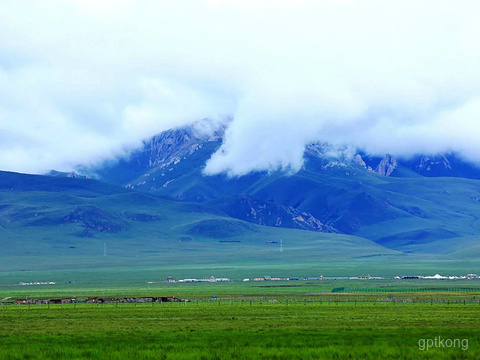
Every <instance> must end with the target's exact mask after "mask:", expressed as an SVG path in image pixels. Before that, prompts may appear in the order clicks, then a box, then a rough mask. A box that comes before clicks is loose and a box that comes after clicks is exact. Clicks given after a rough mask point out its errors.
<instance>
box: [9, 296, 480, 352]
mask: <svg viewBox="0 0 480 360" xmlns="http://www.w3.org/2000/svg"><path fill="white" fill-rule="evenodd" d="M337 299H338V298H337ZM330 300H331V301H327V300H326V299H325V300H322V301H320V299H319V298H317V299H316V300H315V301H313V300H311V301H307V302H303V301H302V300H300V299H296V301H295V300H290V302H289V303H288V305H287V302H286V301H277V302H269V301H267V302H266V301H262V302H260V301H258V300H257V301H254V302H252V303H250V301H243V302H242V301H238V300H237V301H228V300H222V301H218V300H217V301H199V302H197V301H193V302H189V303H187V304H184V303H165V304H163V305H162V304H159V303H154V304H153V305H152V304H136V305H135V304H109V305H106V304H105V305H96V304H76V305H73V304H68V305H63V306H61V305H50V306H48V307H47V306H46V305H42V306H41V307H40V306H38V305H32V306H31V307H28V306H25V305H23V306H22V305H19V306H17V305H13V304H12V305H8V306H3V307H2V308H1V309H0V324H1V326H0V358H1V359H347V358H354V359H387V358H388V359H392V358H393V359H477V358H480V351H479V349H480V348H479V343H478V339H479V335H480V326H479V325H478V318H479V316H480V305H479V303H478V301H476V302H474V301H472V302H467V303H466V304H465V305H464V304H463V303H462V302H456V303H453V302H452V303H451V304H449V305H447V304H439V303H435V304H433V305H432V304H430V303H410V302H392V301H381V302H380V301H372V298H369V299H364V301H359V302H357V303H356V302H354V301H352V300H351V299H350V300H349V301H348V302H346V301H344V300H343V299H341V300H340V301H334V300H333V298H331V299H330ZM435 338H437V340H438V341H437V345H438V346H433V344H434V343H435ZM441 339H443V342H440V340H441ZM455 340H457V342H456V343H455V342H454V341H455ZM445 341H446V342H445ZM449 341H450V342H449ZM422 344H423V345H424V350H421V345H422ZM427 344H430V345H431V346H430V347H429V349H428V350H427V349H426V345H427ZM442 344H443V346H441V345H442ZM448 344H450V347H447V345H448ZM454 345H455V346H454Z"/></svg>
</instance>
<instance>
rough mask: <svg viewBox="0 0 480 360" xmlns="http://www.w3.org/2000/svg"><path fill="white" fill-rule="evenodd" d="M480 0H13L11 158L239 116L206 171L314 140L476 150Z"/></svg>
mask: <svg viewBox="0 0 480 360" xmlns="http://www.w3.org/2000/svg"><path fill="white" fill-rule="evenodd" d="M479 38H480V2H479V1H478V0H474V1H467V0H463V1H453V0H451V1H441V0H435V1H428V0H422V1H418V0H415V1H408V0H403V1H385V0H379V1H373V0H361V1H346V0H344V1H333V0H331V1H327V0H324V1H307V0H303V1H302V0H291V1H287V0H264V1H262V0H256V1H249V0H225V1H221V0H216V1H214V0H210V1H208V0H176V1H171V0H169V1H153V0H145V1H140V0H138V1H128V0H115V1H114V0H111V1H100V0H58V1H48V0H42V1H35V0H28V1H26V0H25V1H23V0H13V1H9V0H2V1H1V5H0V169H1V170H10V171H20V172H31V173H42V172H45V171H48V170H50V169H57V170H70V169H72V168H74V167H75V166H76V165H78V164H92V163H95V162H97V161H101V160H103V159H107V158H110V157H115V156H119V155H121V154H123V153H124V152H125V151H128V149H131V148H132V147H135V146H136V145H139V144H140V140H141V139H144V138H148V137H150V136H152V135H154V134H156V133H158V132H160V131H163V130H166V129H168V128H171V127H174V126H179V125H183V124H187V123H190V122H192V121H195V120H198V119H201V118H205V117H210V118H217V119H222V118H224V117H227V116H231V117H233V121H232V122H231V123H230V126H229V129H228V131H227V138H226V141H225V143H224V145H223V147H222V148H221V150H220V151H219V152H217V153H216V154H215V155H214V156H213V158H212V159H211V160H210V161H209V163H208V165H207V171H208V172H210V173H216V172H222V171H228V172H229V173H230V174H237V175H241V174H245V173H247V172H249V171H251V170H262V169H275V168H285V169H293V170H295V169H298V168H299V167H300V166H301V163H302V155H303V150H304V146H305V144H307V143H309V142H312V141H318V140H322V141H329V142H332V143H338V144H348V145H353V146H356V147H358V148H362V149H364V150H366V151H367V152H370V153H375V154H383V153H387V152H388V153H392V154H395V155H397V156H399V155H405V156H408V155H411V154H413V153H417V152H420V153H434V152H443V151H449V150H455V151H458V152H460V153H461V154H463V155H464V156H465V157H466V158H468V159H470V160H473V161H477V162H480V46H479V45H478V44H479V40H478V39H479Z"/></svg>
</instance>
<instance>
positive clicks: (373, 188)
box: [0, 120, 480, 271]
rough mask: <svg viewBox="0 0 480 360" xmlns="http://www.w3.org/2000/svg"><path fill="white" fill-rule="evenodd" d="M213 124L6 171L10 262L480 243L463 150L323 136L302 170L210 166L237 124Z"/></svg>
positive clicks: (397, 249) (427, 248)
mask: <svg viewBox="0 0 480 360" xmlns="http://www.w3.org/2000/svg"><path fill="white" fill-rule="evenodd" d="M205 121H206V122H208V120H203V122H205ZM207 125H208V126H202V122H198V123H195V124H193V125H191V126H187V127H183V128H177V129H171V130H168V131H165V132H163V133H161V134H158V135H156V136H154V137H152V138H151V139H148V140H145V141H144V142H143V145H142V146H141V147H139V148H137V149H136V150H134V151H132V152H130V153H129V155H128V156H126V157H123V158H117V159H111V160H109V161H106V162H102V163H98V164H96V165H95V166H89V167H86V166H83V167H79V168H78V169H75V171H72V172H68V173H62V172H56V171H52V172H50V173H49V174H47V175H27V174H17V173H9V172H0V236H1V239H2V242H1V244H0V246H1V250H2V252H1V255H0V256H1V257H2V258H3V259H4V261H3V267H2V266H0V270H3V271H6V270H11V269H17V270H20V269H22V270H25V269H30V268H35V267H36V266H37V267H38V266H46V265H44V261H45V259H46V258H51V259H55V262H54V263H53V264H50V265H48V266H51V267H54V268H57V267H58V268H62V266H68V263H69V262H71V261H77V262H78V261H79V260H78V259H80V258H82V259H83V258H85V259H87V258H88V259H89V260H88V261H87V262H86V263H85V264H87V263H88V266H93V267H95V266H100V265H99V264H103V265H101V266H106V265H105V264H106V263H108V261H112V263H111V264H110V265H111V266H114V264H115V262H114V261H113V260H110V259H111V258H112V256H115V257H116V258H117V259H118V258H122V259H127V260H125V261H126V263H128V264H130V261H133V260H135V259H137V258H139V257H140V258H142V259H144V260H142V263H145V261H146V262H147V263H148V261H151V262H154V263H158V262H162V261H163V262H165V263H167V262H168V263H169V264H176V263H203V262H206V263H215V264H218V263H228V262H229V261H230V262H238V261H247V262H248V261H258V262H269V261H272V262H274V263H275V262H278V263H279V264H280V263H281V261H285V260H281V258H279V256H287V255H283V254H280V253H279V252H278V251H277V250H278V246H279V245H278V244H279V241H282V242H283V244H285V248H286V249H289V250H290V252H289V255H288V256H290V258H289V260H288V261H289V262H290V263H294V264H298V263H302V262H305V263H312V262H315V261H319V259H328V260H329V261H330V260H332V259H343V260H344V259H359V258H363V259H365V258H376V257H379V256H380V257H382V258H385V257H387V258H397V259H402V258H403V259H404V258H405V257H408V258H409V259H411V260H412V259H413V260H412V261H417V260H421V259H429V258H432V257H433V258H436V259H447V260H448V259H450V260H451V259H462V258H465V259H474V258H476V257H477V256H478V255H479V249H480V241H479V235H478V234H479V232H480V220H479V219H480V180H479V179H480V169H479V168H478V167H476V166H475V165H474V164H470V163H468V162H465V161H463V160H462V159H461V158H460V157H459V156H458V155H457V154H455V153H449V154H434V155H418V156H415V157H412V158H409V159H402V158H397V157H395V156H394V155H390V154H387V155H385V156H380V157H378V156H371V155H368V154H366V153H363V152H361V151H353V150H352V149H351V148H349V147H338V146H333V145H331V144H328V143H312V144H308V145H307V146H306V148H305V154H304V165H303V166H302V168H301V169H300V171H298V172H296V173H285V172H282V171H278V170H271V171H268V172H267V171H265V172H252V173H250V174H247V175H245V176H241V177H230V176H228V175H227V174H219V175H206V174H205V173H204V168H205V164H206V162H207V160H208V159H209V158H210V157H211V156H212V154H213V153H214V152H215V151H217V150H218V149H219V147H220V146H221V144H222V142H223V140H224V135H225V126H226V125H225V124H223V125H219V126H217V127H216V128H215V127H213V128H212V124H211V123H209V124H207ZM205 128H208V129H209V131H203V130H204V129H205ZM107 244H108V250H106V248H107ZM275 249H277V250H275ZM104 251H108V255H109V256H108V257H106V256H104V255H106V254H105V253H104ZM285 253H286V252H285ZM25 257H27V258H28V259H30V261H29V262H28V263H24V262H23V260H22V262H19V261H17V260H18V259H24V258H25ZM5 259H8V261H6V260H5ZM35 259H38V260H35ZM42 259H43V260H42ZM40 263H41V264H43V265H41V264H40ZM133 263H135V262H132V264H133ZM85 266H87V265H85Z"/></svg>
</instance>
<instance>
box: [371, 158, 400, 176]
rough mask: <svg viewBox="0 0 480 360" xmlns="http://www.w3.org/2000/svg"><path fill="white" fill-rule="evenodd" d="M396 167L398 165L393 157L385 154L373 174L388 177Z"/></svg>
mask: <svg viewBox="0 0 480 360" xmlns="http://www.w3.org/2000/svg"><path fill="white" fill-rule="evenodd" d="M397 166H398V163H397V159H396V158H395V156H392V155H390V154H386V155H385V156H384V158H383V159H382V160H381V161H380V164H378V166H377V167H376V168H375V172H376V173H378V174H380V175H383V176H390V175H391V174H392V172H393V170H395V169H396V167H397Z"/></svg>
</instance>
